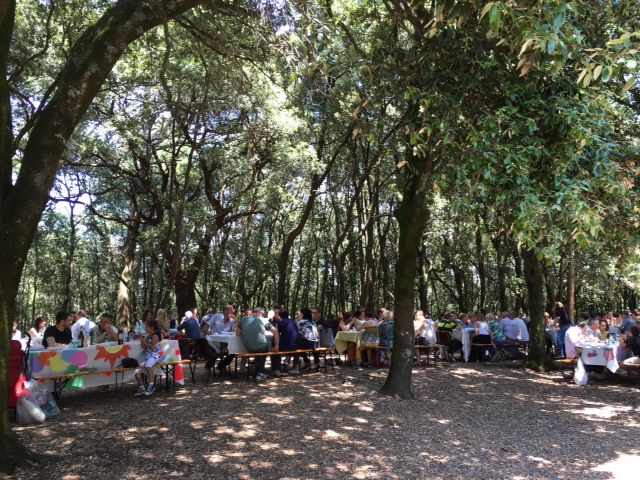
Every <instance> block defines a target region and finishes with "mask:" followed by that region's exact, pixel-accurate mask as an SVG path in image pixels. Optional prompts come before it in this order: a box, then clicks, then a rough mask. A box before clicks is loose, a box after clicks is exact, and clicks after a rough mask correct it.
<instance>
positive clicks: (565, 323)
mask: <svg viewBox="0 0 640 480" xmlns="http://www.w3.org/2000/svg"><path fill="white" fill-rule="evenodd" d="M554 315H555V317H556V318H557V319H558V327H559V330H558V334H557V335H556V347H557V348H558V355H559V356H560V357H563V358H567V356H566V349H565V343H564V341H565V338H566V336H567V330H569V327H571V325H573V323H571V320H569V315H567V312H566V311H565V309H564V305H563V304H562V302H556V304H555V307H554Z"/></svg>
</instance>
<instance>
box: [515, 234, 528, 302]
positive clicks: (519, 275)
mask: <svg viewBox="0 0 640 480" xmlns="http://www.w3.org/2000/svg"><path fill="white" fill-rule="evenodd" d="M513 266H514V268H515V271H516V278H524V274H523V273H522V257H521V256H520V252H519V251H518V249H517V248H516V247H515V246H514V247H513ZM514 290H515V292H516V299H515V302H514V305H513V308H514V310H516V311H518V312H519V311H520V310H521V309H523V308H525V307H526V305H525V304H524V299H523V298H522V297H523V292H522V290H521V289H520V288H519V287H516V288H514Z"/></svg>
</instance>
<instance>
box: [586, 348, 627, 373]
mask: <svg viewBox="0 0 640 480" xmlns="http://www.w3.org/2000/svg"><path fill="white" fill-rule="evenodd" d="M578 347H580V348H582V355H580V361H582V363H583V364H584V365H602V366H604V367H607V368H608V369H609V370H611V371H612V372H613V373H615V372H616V371H618V367H619V365H618V359H617V358H616V354H617V350H618V346H617V345H606V344H598V345H591V344H590V345H578Z"/></svg>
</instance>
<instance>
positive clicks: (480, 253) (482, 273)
mask: <svg viewBox="0 0 640 480" xmlns="http://www.w3.org/2000/svg"><path fill="white" fill-rule="evenodd" d="M476 261H477V262H478V278H479V280H480V296H479V298H478V310H480V311H481V312H484V309H485V303H486V301H487V269H486V266H485V263H484V246H483V243H482V230H481V227H480V219H479V218H478V215H476Z"/></svg>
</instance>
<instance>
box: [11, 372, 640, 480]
mask: <svg viewBox="0 0 640 480" xmlns="http://www.w3.org/2000/svg"><path fill="white" fill-rule="evenodd" d="M199 370H200V371H199V373H197V378H196V381H197V383H196V384H195V385H194V384H191V383H190V381H189V380H187V382H188V383H186V384H185V386H184V387H183V388H180V389H179V390H178V392H177V393H176V394H175V395H173V394H171V393H165V392H164V391H159V392H156V393H155V394H154V395H153V396H150V397H135V398H134V397H133V396H132V395H133V392H134V390H135V385H134V384H128V385H125V387H124V390H121V391H118V392H115V391H113V389H111V390H109V391H106V392H104V391H99V390H96V389H87V390H83V391H75V392H69V393H66V394H65V408H64V410H63V412H62V414H61V415H59V416H58V417H56V418H54V419H51V420H48V421H47V422H46V423H44V424H42V425H39V426H17V427H16V431H17V433H18V435H19V436H20V438H21V439H22V440H23V441H24V442H25V443H27V444H28V445H29V446H30V447H31V448H32V449H33V450H35V451H37V452H39V453H45V454H49V455H53V456H56V457H57V459H58V460H57V461H55V462H50V463H46V464H44V465H37V466H34V467H32V468H30V469H21V470H19V471H18V472H17V473H16V478H24V479H28V478H38V479H58V478H59V479H68V480H71V479H84V478H93V479H102V478H108V477H111V478H114V479H120V478H129V479H146V478H171V477H182V476H186V477H187V478H189V477H191V478H194V479H198V478H205V477H207V478H213V479H223V478H230V479H236V478H237V479H249V478H257V479H275V478H279V479H300V478H353V479H378V478H380V479H383V478H384V479H387V478H389V479H395V478H398V479H400V478H436V479H439V478H443V479H444V478H447V479H451V478H464V479H502V478H505V479H507V478H508V479H542V478H545V479H546V478H550V479H565V478H566V479H575V478H578V479H580V480H583V479H584V480H586V479H609V478H620V479H637V478H638V472H639V471H640V441H639V439H640V415H638V413H639V411H640V390H639V389H638V387H637V386H635V385H634V384H633V383H629V382H617V381H611V380H603V381H594V382H592V383H590V384H589V386H587V387H577V386H575V385H573V384H571V383H568V382H567V381H563V380H562V379H561V376H560V374H559V373H554V374H548V375H543V374H537V373H534V372H530V371H526V370H523V369H518V368H509V366H506V365H503V366H500V365H496V364H475V365H464V364H460V363H457V364H442V363H440V364H439V365H438V367H437V368H425V367H421V368H416V369H414V393H415V399H414V400H409V401H399V400H396V399H393V398H389V397H383V396H380V395H379V394H378V393H377V390H378V389H379V388H380V386H381V385H382V383H383V382H384V379H385V376H386V372H385V371H383V370H359V369H352V368H346V367H336V369H335V370H334V371H333V372H330V373H329V374H323V373H310V374H305V375H302V376H300V377H292V376H289V377H286V376H285V377H281V378H278V379H271V378H270V379H269V380H267V381H266V382H263V383H259V384H258V383H256V382H254V381H246V380H244V379H238V380H233V381H230V380H225V381H221V380H215V381H214V382H211V383H205V374H204V372H203V369H202V367H200V369H199Z"/></svg>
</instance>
